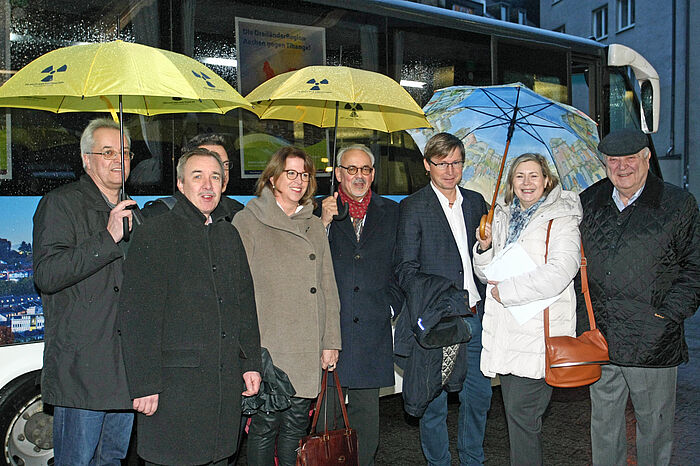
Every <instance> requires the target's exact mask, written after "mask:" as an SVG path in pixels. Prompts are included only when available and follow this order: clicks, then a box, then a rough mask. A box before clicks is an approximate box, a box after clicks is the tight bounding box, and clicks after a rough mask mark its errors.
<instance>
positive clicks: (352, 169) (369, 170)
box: [338, 165, 374, 175]
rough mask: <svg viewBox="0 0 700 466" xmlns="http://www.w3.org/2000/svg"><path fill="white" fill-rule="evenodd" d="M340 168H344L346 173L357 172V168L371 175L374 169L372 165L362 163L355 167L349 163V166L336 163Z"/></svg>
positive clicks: (364, 173) (352, 173)
mask: <svg viewBox="0 0 700 466" xmlns="http://www.w3.org/2000/svg"><path fill="white" fill-rule="evenodd" d="M338 166H339V167H340V168H344V169H346V170H347V171H348V175H354V174H356V173H357V170H360V171H361V172H362V174H363V175H371V174H372V171H374V167H370V166H369V165H363V166H361V167H356V166H355V165H350V166H349V167H344V166H342V165H338Z"/></svg>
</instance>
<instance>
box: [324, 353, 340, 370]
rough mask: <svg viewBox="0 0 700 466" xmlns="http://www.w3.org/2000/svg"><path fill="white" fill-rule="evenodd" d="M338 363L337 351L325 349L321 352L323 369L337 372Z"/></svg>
mask: <svg viewBox="0 0 700 466" xmlns="http://www.w3.org/2000/svg"><path fill="white" fill-rule="evenodd" d="M337 363H338V350H337V349H324V350H323V351H322V352H321V369H328V370H329V371H331V372H332V371H334V370H335V365H336V364H337Z"/></svg>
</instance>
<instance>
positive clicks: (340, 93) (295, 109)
mask: <svg viewBox="0 0 700 466" xmlns="http://www.w3.org/2000/svg"><path fill="white" fill-rule="evenodd" d="M246 98H247V99H248V100H249V101H250V102H253V104H254V108H253V112H255V114H256V115H258V116H259V117H260V118H262V119H273V120H289V121H294V122H300V123H308V124H311V125H314V126H318V127H321V128H331V127H340V128H365V129H374V130H378V131H384V132H393V131H401V130H404V129H411V128H429V127H430V123H428V120H426V118H425V113H423V110H422V109H421V108H420V106H419V105H418V104H417V103H416V101H415V100H413V98H412V97H411V95H410V94H409V93H408V92H406V90H405V89H404V88H403V87H401V86H400V85H399V83H397V82H396V81H394V80H393V79H391V78H389V77H388V76H385V75H383V74H380V73H375V72H373V71H365V70H359V69H356V68H348V67H346V66H307V67H306V68H302V69H300V70H297V71H290V72H288V73H284V74H281V75H279V76H275V77H274V78H272V79H269V80H268V81H265V82H264V83H262V84H261V85H259V86H258V87H256V88H255V89H254V90H253V91H252V92H251V93H250V94H248V95H247V96H246ZM336 109H337V112H336Z"/></svg>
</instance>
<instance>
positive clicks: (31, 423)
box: [0, 372, 53, 466]
mask: <svg viewBox="0 0 700 466" xmlns="http://www.w3.org/2000/svg"><path fill="white" fill-rule="evenodd" d="M37 377H38V372H32V373H29V374H25V375H23V376H22V377H19V378H18V379H17V380H14V381H13V382H11V383H10V384H8V385H7V386H6V387H4V388H3V389H2V390H0V436H1V437H0V438H2V440H3V445H2V447H3V448H2V451H3V454H2V455H0V465H3V466H4V465H10V466H47V465H53V417H52V416H51V415H49V414H47V413H44V404H43V403H42V401H41V390H40V387H39V385H38V384H37Z"/></svg>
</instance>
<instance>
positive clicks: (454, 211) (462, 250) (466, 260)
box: [430, 181, 481, 307]
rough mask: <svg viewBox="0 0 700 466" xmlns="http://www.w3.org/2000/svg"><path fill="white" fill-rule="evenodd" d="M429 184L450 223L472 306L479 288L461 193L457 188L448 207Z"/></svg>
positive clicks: (445, 198)
mask: <svg viewBox="0 0 700 466" xmlns="http://www.w3.org/2000/svg"><path fill="white" fill-rule="evenodd" d="M430 186H431V187H432V188H433V191H435V194H436V195H437V198H438V201H440V206H441V207H442V211H443V212H444V213H445V217H447V223H449V224H450V230H452V236H454V239H455V242H456V243H457V249H458V250H459V255H460V257H461V258H462V270H463V271H464V289H465V290H467V291H468V292H469V306H471V307H474V306H476V303H478V302H479V301H480V299H481V298H480V297H479V290H478V288H477V287H476V283H475V282H474V273H473V272H472V259H471V257H470V256H469V241H468V240H467V227H466V225H465V224H464V213H463V212H462V200H463V198H462V193H461V192H460V191H459V189H457V197H456V198H455V202H454V204H453V205H452V207H450V201H449V200H448V199H447V197H446V196H445V195H444V194H442V193H441V192H440V190H439V189H437V187H436V186H435V185H434V184H433V182H432V181H431V182H430Z"/></svg>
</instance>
